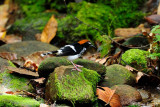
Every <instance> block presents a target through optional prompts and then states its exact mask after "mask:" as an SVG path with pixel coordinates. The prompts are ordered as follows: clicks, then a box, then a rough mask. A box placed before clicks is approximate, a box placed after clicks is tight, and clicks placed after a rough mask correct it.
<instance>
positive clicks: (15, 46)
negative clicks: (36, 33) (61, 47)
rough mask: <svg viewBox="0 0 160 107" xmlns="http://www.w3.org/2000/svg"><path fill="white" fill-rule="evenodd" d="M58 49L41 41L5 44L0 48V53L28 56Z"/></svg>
mask: <svg viewBox="0 0 160 107" xmlns="http://www.w3.org/2000/svg"><path fill="white" fill-rule="evenodd" d="M57 49H58V48H57V47H55V46H53V45H50V44H47V43H43V42H39V41H24V42H17V43H11V44H5V45H3V46H1V47H0V52H13V53H16V54H17V55H18V57H21V56H27V55H30V54H32V53H34V52H37V51H53V50H57Z"/></svg>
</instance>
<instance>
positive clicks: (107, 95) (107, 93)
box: [96, 87, 122, 107]
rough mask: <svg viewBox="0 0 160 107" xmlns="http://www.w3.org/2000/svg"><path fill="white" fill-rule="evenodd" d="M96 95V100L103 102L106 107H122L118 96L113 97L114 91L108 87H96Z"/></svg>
mask: <svg viewBox="0 0 160 107" xmlns="http://www.w3.org/2000/svg"><path fill="white" fill-rule="evenodd" d="M96 94H97V96H98V99H100V100H102V101H104V102H105V103H106V105H108V104H109V105H110V106H111V107H122V106H121V103H120V99H119V96H118V95H115V90H111V89H110V88H108V87H97V90H96Z"/></svg>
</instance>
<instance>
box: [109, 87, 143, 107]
mask: <svg viewBox="0 0 160 107" xmlns="http://www.w3.org/2000/svg"><path fill="white" fill-rule="evenodd" d="M111 89H115V90H116V92H115V93H116V94H118V95H119V96H120V101H121V104H122V105H123V106H126V105H130V104H132V103H133V102H139V101H142V96H141V94H140V93H139V91H137V90H136V88H134V87H132V86H129V85H115V86H113V87H111Z"/></svg>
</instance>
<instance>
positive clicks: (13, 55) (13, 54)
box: [0, 52, 17, 60]
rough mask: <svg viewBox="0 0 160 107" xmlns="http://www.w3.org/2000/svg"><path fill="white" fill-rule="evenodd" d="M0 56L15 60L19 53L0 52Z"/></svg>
mask: <svg viewBox="0 0 160 107" xmlns="http://www.w3.org/2000/svg"><path fill="white" fill-rule="evenodd" d="M0 57H2V58H4V59H7V60H15V59H17V54H15V53H11V52H0Z"/></svg>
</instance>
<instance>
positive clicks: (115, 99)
mask: <svg viewBox="0 0 160 107" xmlns="http://www.w3.org/2000/svg"><path fill="white" fill-rule="evenodd" d="M110 106H111V107H122V105H121V102H120V97H119V95H118V94H113V96H112V98H111V100H110Z"/></svg>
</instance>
